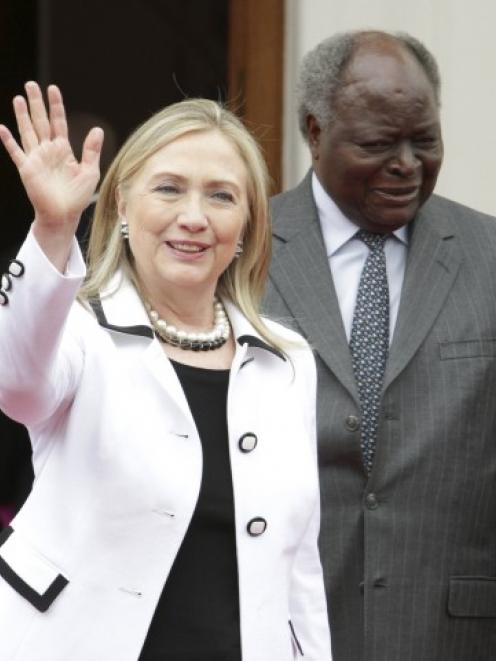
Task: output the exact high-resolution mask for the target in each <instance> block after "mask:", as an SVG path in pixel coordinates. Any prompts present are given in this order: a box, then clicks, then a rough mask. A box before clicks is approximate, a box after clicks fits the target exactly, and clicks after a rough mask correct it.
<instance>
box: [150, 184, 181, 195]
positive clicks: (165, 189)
mask: <svg viewBox="0 0 496 661" xmlns="http://www.w3.org/2000/svg"><path fill="white" fill-rule="evenodd" d="M155 190H156V191H157V192H158V193H163V194H164V195H175V194H177V193H179V188H178V187H177V186H174V185H173V184H162V185H161V186H157V188H156V189H155Z"/></svg>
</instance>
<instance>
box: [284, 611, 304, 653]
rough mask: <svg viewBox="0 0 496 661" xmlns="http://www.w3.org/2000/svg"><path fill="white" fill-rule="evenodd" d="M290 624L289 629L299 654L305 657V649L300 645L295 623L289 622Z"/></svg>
mask: <svg viewBox="0 0 496 661" xmlns="http://www.w3.org/2000/svg"><path fill="white" fill-rule="evenodd" d="M288 624H289V628H290V629H291V635H292V636H293V641H294V644H295V645H296V647H297V648H298V652H299V653H300V655H301V656H305V655H304V654H303V649H302V647H301V645H300V641H299V640H298V636H297V635H296V631H295V630H294V626H293V623H292V622H291V620H288Z"/></svg>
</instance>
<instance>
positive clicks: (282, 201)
mask: <svg viewBox="0 0 496 661" xmlns="http://www.w3.org/2000/svg"><path fill="white" fill-rule="evenodd" d="M270 209H271V213H272V220H273V222H274V223H277V220H278V219H279V218H280V217H281V216H282V217H284V218H287V217H288V215H291V216H292V215H294V214H295V213H301V212H305V213H309V212H313V211H314V210H315V201H314V199H313V193H312V178H311V172H309V173H308V174H307V175H306V176H305V177H304V179H302V181H300V183H299V184H297V185H296V186H294V188H290V189H289V190H287V191H284V192H283V193H279V194H277V195H274V196H273V197H271V198H270Z"/></svg>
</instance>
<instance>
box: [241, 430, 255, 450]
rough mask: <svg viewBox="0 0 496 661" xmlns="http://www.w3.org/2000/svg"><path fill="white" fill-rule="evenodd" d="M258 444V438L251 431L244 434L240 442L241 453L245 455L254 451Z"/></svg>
mask: <svg viewBox="0 0 496 661" xmlns="http://www.w3.org/2000/svg"><path fill="white" fill-rule="evenodd" d="M257 443H258V438H257V437H256V435H255V434H254V433H253V432H251V431H249V432H247V433H246V434H243V436H242V437H241V438H240V439H239V441H238V445H239V449H240V450H241V452H245V453H247V452H251V451H252V450H254V449H255V448H256V447H257Z"/></svg>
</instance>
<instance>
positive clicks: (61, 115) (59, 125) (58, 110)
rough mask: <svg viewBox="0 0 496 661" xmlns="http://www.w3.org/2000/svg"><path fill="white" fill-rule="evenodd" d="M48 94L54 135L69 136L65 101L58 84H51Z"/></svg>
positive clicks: (55, 136)
mask: <svg viewBox="0 0 496 661" xmlns="http://www.w3.org/2000/svg"><path fill="white" fill-rule="evenodd" d="M47 95H48V107H49V111H50V126H51V128H52V135H53V137H54V138H67V137H68V130H67V119H66V116H65V108H64V102H63V100H62V94H61V92H60V90H59V88H58V87H57V85H50V86H49V87H48V89H47Z"/></svg>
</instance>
